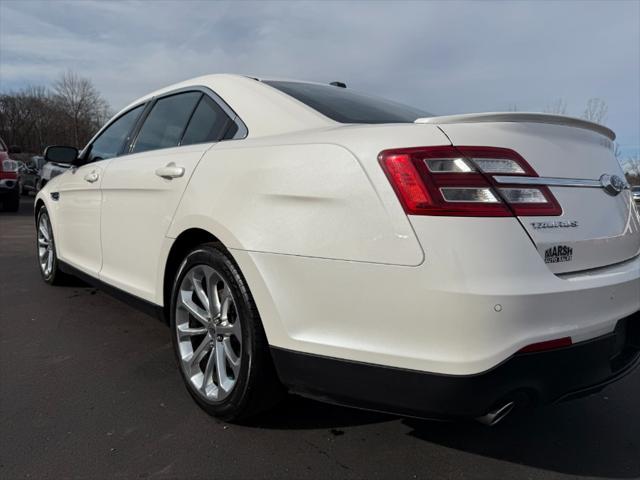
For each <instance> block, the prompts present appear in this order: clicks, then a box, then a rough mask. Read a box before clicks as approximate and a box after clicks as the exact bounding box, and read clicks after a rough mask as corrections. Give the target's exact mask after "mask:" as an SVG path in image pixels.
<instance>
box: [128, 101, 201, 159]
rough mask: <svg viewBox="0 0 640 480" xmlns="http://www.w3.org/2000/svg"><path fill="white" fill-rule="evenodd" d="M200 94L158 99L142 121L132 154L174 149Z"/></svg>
mask: <svg viewBox="0 0 640 480" xmlns="http://www.w3.org/2000/svg"><path fill="white" fill-rule="evenodd" d="M201 96H202V93H200V92H187V93H180V94H177V95H171V96H169V97H164V98H161V99H159V100H158V101H157V102H156V104H155V105H154V106H153V109H152V110H151V112H150V113H149V116H148V117H147V119H146V120H145V121H144V124H143V125H142V128H141V129H140V133H139V134H138V138H137V139H136V142H135V145H134V146H133V149H132V153H137V152H146V151H148V150H155V149H158V148H169V147H175V146H177V145H178V143H179V142H180V139H181V138H182V134H183V133H184V130H185V127H186V126H187V122H188V121H189V118H190V117H191V114H192V113H193V110H194V108H195V107H196V104H197V103H198V100H200V97H201Z"/></svg>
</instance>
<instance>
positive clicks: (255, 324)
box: [170, 243, 284, 421]
mask: <svg viewBox="0 0 640 480" xmlns="http://www.w3.org/2000/svg"><path fill="white" fill-rule="evenodd" d="M170 325H171V337H172V341H173V346H174V353H175V355H176V360H177V363H178V368H179V370H180V374H181V375H182V378H183V380H184V382H185V385H186V387H187V390H188V391H189V393H190V394H191V396H192V397H193V398H194V400H195V401H196V402H197V403H198V405H200V407H201V408H202V409H203V410H205V411H206V412H207V413H208V414H210V415H213V416H215V417H218V418H221V419H223V420H227V421H238V420H242V419H245V418H247V417H250V416H252V415H255V414H257V413H259V412H261V411H264V410H267V409H269V408H271V407H272V406H274V405H275V404H276V403H277V402H278V401H279V400H280V398H281V397H282V396H283V394H284V388H283V387H282V385H281V384H280V382H279V380H278V377H277V375H276V372H275V368H274V366H273V362H272V360H271V354H270V352H269V345H268V343H267V339H266V335H265V333H264V330H263V327H262V322H261V320H260V316H259V314H258V311H257V309H256V306H255V303H254V301H253V298H252V297H251V293H250V292H249V288H248V286H247V284H246V282H245V280H244V278H243V276H242V274H241V273H240V270H239V269H238V267H237V266H236V264H235V262H234V261H233V259H232V258H231V256H230V255H229V253H228V252H227V251H226V249H224V247H222V245H220V244H217V243H208V244H204V245H201V246H199V247H197V248H195V249H193V250H192V251H190V252H189V254H188V255H187V256H186V257H185V259H184V261H183V262H182V264H181V265H180V267H179V269H178V273H177V275H176V278H175V281H174V283H173V288H172V292H171V312H170Z"/></svg>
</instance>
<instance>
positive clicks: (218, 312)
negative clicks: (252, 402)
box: [174, 265, 242, 402]
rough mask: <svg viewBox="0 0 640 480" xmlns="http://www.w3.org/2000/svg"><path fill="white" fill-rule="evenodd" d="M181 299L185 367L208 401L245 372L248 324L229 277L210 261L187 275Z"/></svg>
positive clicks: (178, 324)
mask: <svg viewBox="0 0 640 480" xmlns="http://www.w3.org/2000/svg"><path fill="white" fill-rule="evenodd" d="M177 296H178V297H177V301H176V302H175V312H174V313H175V320H176V321H175V332H174V333H175V335H176V336H177V340H178V350H179V359H180V364H181V368H182V371H183V373H184V375H185V377H186V378H187V379H188V381H189V382H190V383H191V386H192V387H193V390H194V391H195V392H196V394H197V395H198V396H199V397H201V398H202V399H204V400H206V401H209V402H210V401H216V402H217V401H221V400H224V399H225V398H226V397H227V396H228V395H229V394H230V393H231V391H232V390H233V388H234V386H235V385H236V382H237V380H238V375H239V374H240V366H241V358H242V327H241V324H240V318H239V314H238V309H237V306H236V302H235V300H234V297H233V294H232V293H231V289H230V288H229V285H228V283H227V282H226V281H225V279H224V278H223V277H222V275H220V273H218V272H217V271H216V270H215V269H213V268H212V267H210V266H208V265H196V266H193V267H192V268H191V269H189V270H188V271H187V273H186V275H184V277H183V279H182V282H181V284H180V289H179V290H178V292H177Z"/></svg>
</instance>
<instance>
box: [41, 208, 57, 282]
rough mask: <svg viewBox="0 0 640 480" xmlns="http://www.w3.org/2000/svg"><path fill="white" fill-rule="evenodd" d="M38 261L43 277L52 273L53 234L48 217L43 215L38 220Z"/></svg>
mask: <svg viewBox="0 0 640 480" xmlns="http://www.w3.org/2000/svg"><path fill="white" fill-rule="evenodd" d="M38 260H39V263H40V270H42V273H43V275H44V276H45V277H49V276H50V275H51V273H52V272H53V260H54V250H53V233H52V232H51V225H50V223H49V215H47V214H46V213H43V214H42V215H40V219H39V220H38Z"/></svg>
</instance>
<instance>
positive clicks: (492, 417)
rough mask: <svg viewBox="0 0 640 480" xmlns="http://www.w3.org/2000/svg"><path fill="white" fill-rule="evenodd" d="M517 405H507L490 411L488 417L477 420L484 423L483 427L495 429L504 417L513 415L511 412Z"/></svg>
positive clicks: (511, 403) (484, 416) (510, 403)
mask: <svg viewBox="0 0 640 480" xmlns="http://www.w3.org/2000/svg"><path fill="white" fill-rule="evenodd" d="M515 405H516V404H515V402H509V403H505V404H504V405H503V406H501V407H499V408H496V409H495V410H492V411H490V412H489V413H487V414H486V415H483V416H481V417H477V418H476V420H477V421H478V422H480V423H482V424H483V425H487V426H489V427H493V426H494V425H496V424H497V423H498V422H499V421H500V420H502V419H503V418H504V417H506V416H507V415H509V413H511V410H513V407H515Z"/></svg>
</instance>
